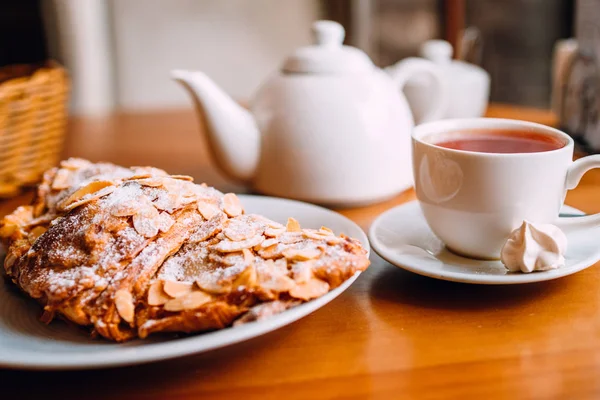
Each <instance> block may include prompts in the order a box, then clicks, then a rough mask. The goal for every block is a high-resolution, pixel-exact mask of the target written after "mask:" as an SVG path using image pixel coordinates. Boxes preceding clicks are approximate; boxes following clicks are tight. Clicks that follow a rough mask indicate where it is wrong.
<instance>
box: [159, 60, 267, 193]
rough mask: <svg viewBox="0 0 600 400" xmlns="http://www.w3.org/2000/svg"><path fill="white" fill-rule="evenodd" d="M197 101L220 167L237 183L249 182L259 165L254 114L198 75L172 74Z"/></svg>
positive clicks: (188, 72) (196, 72) (257, 138)
mask: <svg viewBox="0 0 600 400" xmlns="http://www.w3.org/2000/svg"><path fill="white" fill-rule="evenodd" d="M171 77H172V78H173V79H175V80H176V81H177V82H179V83H181V84H182V85H183V86H184V87H185V88H186V90H187V91H188V92H189V93H190V94H191V96H192V98H193V99H194V104H195V106H196V110H197V112H198V114H199V116H200V118H201V120H202V119H204V121H206V131H207V134H208V143H209V146H210V150H211V153H212V155H213V157H214V159H215V161H216V164H217V167H218V168H219V169H220V170H221V171H222V172H223V173H224V174H225V175H226V176H228V177H229V178H231V179H233V180H235V181H241V182H249V181H250V180H251V179H252V177H253V176H254V172H255V170H256V167H257V165H258V157H259V144H260V143H259V141H260V134H259V131H258V127H257V125H256V122H255V121H254V117H253V116H252V114H251V113H250V112H249V111H248V110H246V109H245V108H243V107H242V106H240V105H239V104H237V103H236V102H235V101H234V100H233V99H232V98H231V97H229V96H228V95H227V94H226V93H225V92H224V91H223V90H222V89H220V88H219V87H218V86H217V85H216V84H215V83H214V82H213V81H212V80H211V79H210V78H209V77H208V76H206V75H205V74H204V73H202V72H199V71H183V70H174V71H171Z"/></svg>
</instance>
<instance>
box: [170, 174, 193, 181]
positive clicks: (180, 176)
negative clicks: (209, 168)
mask: <svg viewBox="0 0 600 400" xmlns="http://www.w3.org/2000/svg"><path fill="white" fill-rule="evenodd" d="M171 178H173V179H179V180H180V181H188V182H193V181H194V178H192V177H191V176H188V175H171Z"/></svg>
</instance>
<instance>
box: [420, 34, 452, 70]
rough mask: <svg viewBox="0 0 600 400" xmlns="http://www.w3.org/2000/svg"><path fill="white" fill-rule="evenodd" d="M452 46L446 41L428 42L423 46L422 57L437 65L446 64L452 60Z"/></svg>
mask: <svg viewBox="0 0 600 400" xmlns="http://www.w3.org/2000/svg"><path fill="white" fill-rule="evenodd" d="M453 52H454V49H452V45H451V44H450V43H448V42H446V41H445V40H428V41H426V42H425V43H423V45H421V49H420V53H421V57H423V58H426V59H428V60H429V61H433V62H434V63H436V64H446V63H449V62H450V61H451V60H452V53H453Z"/></svg>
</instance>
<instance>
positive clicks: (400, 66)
mask: <svg viewBox="0 0 600 400" xmlns="http://www.w3.org/2000/svg"><path fill="white" fill-rule="evenodd" d="M386 71H387V72H388V73H389V74H390V75H391V77H392V79H393V81H394V82H395V83H396V85H397V86H398V88H399V89H400V90H402V89H403V88H404V85H406V82H408V80H409V79H410V78H411V77H413V76H414V75H416V74H419V73H423V72H425V73H427V74H429V75H431V77H432V78H433V82H434V90H435V92H434V96H433V98H434V99H435V100H434V101H433V102H432V103H431V104H430V106H429V110H427V112H425V114H424V115H423V118H421V120H420V121H415V122H416V123H422V122H428V121H435V120H438V119H442V118H443V117H444V114H445V113H446V110H447V108H448V104H449V90H448V85H447V83H446V81H445V80H444V77H443V75H442V72H441V70H440V68H439V67H438V66H436V65H435V64H434V63H432V62H431V61H428V60H424V59H422V58H418V57H409V58H405V59H404V60H402V61H399V62H397V63H396V64H394V65H392V66H390V67H387V68H386Z"/></svg>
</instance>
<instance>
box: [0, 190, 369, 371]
mask: <svg viewBox="0 0 600 400" xmlns="http://www.w3.org/2000/svg"><path fill="white" fill-rule="evenodd" d="M239 197H240V199H241V200H242V204H244V207H245V209H246V211H247V212H249V213H258V214H262V215H264V216H266V217H268V218H271V219H273V220H275V221H278V222H282V223H285V222H286V220H287V217H294V218H296V219H297V220H298V221H300V224H301V225H302V226H303V227H305V228H319V227H320V226H322V225H325V226H327V227H329V228H331V229H333V230H334V232H335V233H336V234H340V233H345V234H347V235H348V236H351V237H354V238H357V239H359V240H360V241H361V243H362V244H363V246H364V247H365V248H366V249H367V250H368V249H369V242H368V240H367V236H366V235H365V233H364V232H363V231H362V229H360V227H358V226H357V225H356V224H355V223H354V222H352V221H350V220H349V219H348V218H346V217H344V216H342V215H340V214H338V213H335V212H333V211H330V210H327V209H325V208H322V207H317V206H314V205H311V204H306V203H301V202H298V201H293V200H285V199H277V198H272V197H262V196H248V195H240V196H239ZM358 275H359V274H358V273H357V274H356V275H354V276H353V277H352V278H350V279H348V280H347V281H346V282H344V283H343V284H342V285H341V286H340V287H337V288H336V289H334V290H332V291H331V292H329V293H327V294H326V295H324V296H322V297H320V298H318V299H316V300H313V301H310V302H308V303H305V304H302V305H300V306H298V307H294V308H291V309H289V310H287V311H285V312H283V313H281V314H278V315H275V316H273V317H271V318H268V319H266V320H264V321H259V322H252V323H248V324H246V325H242V326H238V327H234V328H227V329H222V330H219V331H215V332H210V333H204V334H198V335H193V336H187V337H182V338H171V339H165V338H159V337H150V338H149V339H147V340H134V341H131V342H126V343H122V344H116V343H112V342H109V341H106V340H103V339H91V338H90V336H89V333H88V332H86V331H85V330H83V329H77V328H76V327H74V326H67V324H65V323H64V322H62V321H54V322H52V323H51V324H49V325H44V324H43V323H42V322H41V321H40V320H39V316H40V314H41V308H40V306H39V305H38V304H36V303H35V302H34V301H32V300H31V299H28V298H26V296H23V295H22V294H21V293H19V292H18V290H17V289H16V288H15V287H14V285H11V284H9V283H8V282H5V279H3V277H2V276H0V368H1V367H6V368H20V369H87V368H100V367H108V366H121V365H132V364H141V363H145V362H149V361H156V360H164V359H168V358H174V357H180V356H183V355H187V354H193V353H201V352H205V351H208V350H213V349H217V348H219V347H224V346H227V345H231V344H234V343H238V342H241V341H244V340H248V339H251V338H254V337H256V336H259V335H262V334H265V333H267V332H270V331H273V330H275V329H278V328H281V327H282V326H285V325H288V324H290V323H292V322H294V321H296V320H298V319H300V318H302V317H305V316H306V315H308V314H310V313H312V312H313V311H315V310H317V309H319V308H321V307H323V306H324V305H325V304H327V303H329V302H330V301H331V300H333V299H335V298H336V297H337V296H338V295H340V294H341V293H342V292H343V291H344V290H346V289H347V288H348V287H349V286H350V285H351V284H352V282H354V281H355V280H356V278H357V277H358Z"/></svg>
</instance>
